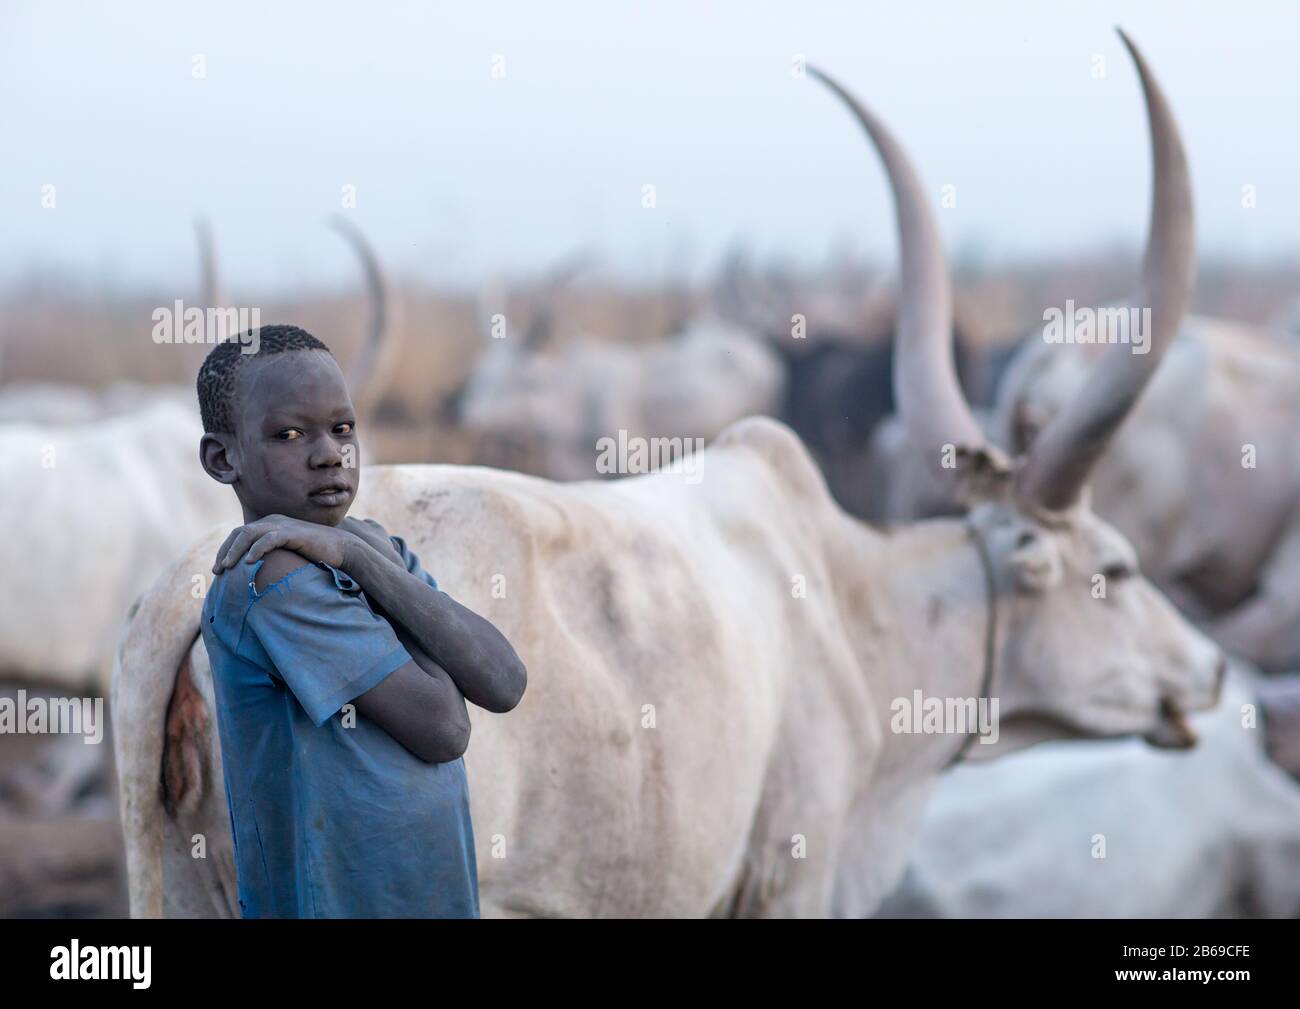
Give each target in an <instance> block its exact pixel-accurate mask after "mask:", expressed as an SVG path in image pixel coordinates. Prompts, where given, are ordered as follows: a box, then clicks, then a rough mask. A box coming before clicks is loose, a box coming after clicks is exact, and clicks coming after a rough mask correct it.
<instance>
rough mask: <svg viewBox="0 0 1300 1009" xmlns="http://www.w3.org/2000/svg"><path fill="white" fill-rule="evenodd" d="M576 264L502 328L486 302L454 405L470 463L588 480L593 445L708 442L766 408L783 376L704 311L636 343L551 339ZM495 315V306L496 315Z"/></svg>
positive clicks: (572, 334) (675, 315) (503, 319)
mask: <svg viewBox="0 0 1300 1009" xmlns="http://www.w3.org/2000/svg"><path fill="white" fill-rule="evenodd" d="M580 265H581V261H573V260H570V261H566V262H565V263H564V264H562V266H561V267H560V268H558V269H557V270H555V271H553V272H552V274H551V276H550V277H549V283H547V284H546V285H545V288H544V294H543V302H542V304H541V305H540V307H538V308H537V309H535V310H534V312H533V313H532V315H531V318H529V319H528V321H527V322H526V323H525V324H523V325H522V326H521V327H518V328H520V329H521V330H522V332H512V331H511V322H512V317H511V315H510V314H509V313H508V312H507V311H504V310H496V311H494V308H496V307H497V306H495V305H485V306H484V308H483V310H482V317H483V321H484V326H483V342H484V345H485V346H486V350H485V351H484V353H483V354H482V356H481V357H480V358H479V361H478V364H477V365H476V366H475V369H474V371H473V373H472V374H471V375H470V377H469V379H468V381H467V383H466V385H465V387H464V390H463V391H462V392H461V393H460V395H459V397H458V402H457V412H458V416H459V419H460V423H461V425H462V426H463V428H464V429H465V430H467V431H468V432H471V433H472V434H473V436H474V437H475V438H476V449H477V451H476V456H475V458H476V461H477V462H480V463H482V464H485V465H494V466H500V467H507V468H512V469H517V470H522V471H525V472H531V473H534V474H537V475H541V476H546V477H548V478H550V479H553V480H586V479H592V478H594V477H596V476H600V475H613V474H602V473H600V472H599V468H598V457H599V455H600V452H599V449H598V442H600V441H601V439H603V438H606V437H609V438H617V437H619V436H620V432H626V436H627V437H628V438H639V439H674V440H675V439H681V440H686V439H696V438H700V439H703V440H704V441H706V442H708V441H712V440H713V438H715V437H716V436H717V435H718V434H719V433H720V432H721V431H722V429H723V428H725V427H726V426H727V425H728V424H730V423H732V422H734V421H736V420H739V419H740V418H742V417H747V416H751V415H754V414H771V413H773V412H774V411H775V409H776V406H777V401H778V396H779V394H780V389H781V382H782V374H781V369H780V365H779V363H778V361H777V358H776V355H775V354H774V353H773V351H772V350H771V349H770V348H769V347H767V346H766V345H764V344H763V343H762V342H761V341H759V340H756V339H755V338H754V336H753V334H751V333H748V332H746V331H745V330H744V329H742V328H741V327H738V326H736V325H733V324H731V323H727V322H725V321H723V320H722V319H720V318H717V317H716V316H714V315H712V314H705V315H701V316H696V317H694V318H691V319H689V320H688V321H685V324H684V325H681V324H679V323H678V319H680V318H681V317H682V316H684V315H685V314H686V313H685V312H683V311H680V310H679V311H677V312H673V311H670V312H668V313H666V318H667V321H668V324H669V326H670V328H671V331H670V332H669V333H668V334H667V335H666V336H664V337H661V338H659V339H657V340H653V341H650V342H645V343H640V344H629V343H626V342H622V341H617V340H612V339H608V338H605V339H601V338H597V337H594V336H591V335H589V334H587V333H584V332H581V331H574V330H570V331H568V332H564V333H561V332H559V327H558V325H557V322H556V312H555V299H557V298H559V297H561V296H562V295H563V293H564V292H565V289H566V288H567V287H568V285H569V284H570V283H571V282H572V281H573V280H574V279H575V276H576V274H577V272H578V269H579V266H580ZM501 309H504V306H501Z"/></svg>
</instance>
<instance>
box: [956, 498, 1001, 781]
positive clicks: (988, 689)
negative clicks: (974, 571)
mask: <svg viewBox="0 0 1300 1009" xmlns="http://www.w3.org/2000/svg"><path fill="white" fill-rule="evenodd" d="M965 526H966V535H967V536H969V537H970V539H971V542H973V543H974V544H975V552H976V553H978V554H979V558H980V567H981V568H982V569H983V571H984V614H985V619H984V673H983V675H982V676H981V678H980V692H979V693H978V694H977V695H976V698H977V703H987V702H988V700H989V698H990V697H992V696H993V673H994V671H995V669H996V668H997V662H998V582H997V573H996V571H995V570H994V568H993V558H992V556H990V554H989V545H988V543H987V542H985V540H984V536H983V535H982V534H981V533H980V531H979V529H978V527H977V526H976V525H975V523H974V522H972V521H970V519H967V520H966V521H965ZM977 735H978V733H977V732H968V733H967V734H966V739H965V740H964V741H963V742H962V744H961V748H960V749H958V751H957V752H956V753H955V754H953V758H952V760H950V761H948V766H949V767H951V766H952V765H953V764H956V763H959V762H961V761H962V760H964V759H965V758H966V754H967V752H968V751H969V750H970V748H971V744H972V743H974V742H975V739H976V736H977Z"/></svg>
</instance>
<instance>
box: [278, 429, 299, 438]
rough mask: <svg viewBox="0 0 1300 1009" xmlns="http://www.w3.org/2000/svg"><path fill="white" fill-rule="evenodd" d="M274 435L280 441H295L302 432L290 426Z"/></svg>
mask: <svg viewBox="0 0 1300 1009" xmlns="http://www.w3.org/2000/svg"><path fill="white" fill-rule="evenodd" d="M276 437H278V438H279V439H280V440H281V441H297V440H298V439H299V438H301V437H302V432H301V431H299V430H298V429H297V428H296V427H291V428H288V429H286V430H284V431H281V432H280V433H279V434H278V435H277V436H276Z"/></svg>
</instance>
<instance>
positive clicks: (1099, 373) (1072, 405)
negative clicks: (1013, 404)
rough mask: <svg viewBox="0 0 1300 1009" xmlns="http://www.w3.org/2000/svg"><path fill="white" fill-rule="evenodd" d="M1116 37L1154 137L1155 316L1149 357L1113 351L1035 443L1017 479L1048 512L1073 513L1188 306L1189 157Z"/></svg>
mask: <svg viewBox="0 0 1300 1009" xmlns="http://www.w3.org/2000/svg"><path fill="white" fill-rule="evenodd" d="M1117 30H1118V29H1117ZM1119 37H1120V38H1121V39H1122V40H1123V41H1124V45H1125V47H1127V49H1128V51H1129V55H1130V56H1132V57H1133V62H1134V64H1136V66H1137V72H1138V75H1139V76H1140V77H1141V79H1142V91H1143V93H1144V95H1145V96H1146V106H1147V118H1148V121H1149V123H1150V129H1151V154H1152V160H1153V182H1152V198H1151V224H1150V227H1149V231H1148V238H1147V251H1146V260H1145V262H1144V264H1143V270H1142V291H1141V294H1140V296H1139V298H1138V300H1137V302H1136V307H1138V308H1149V309H1150V312H1151V315H1150V320H1151V327H1150V329H1151V331H1150V334H1149V339H1150V343H1149V344H1148V349H1147V352H1146V353H1144V354H1135V353H1133V348H1132V346H1130V345H1126V344H1123V343H1115V344H1114V345H1112V346H1111V347H1110V348H1109V349H1108V350H1107V353H1106V355H1105V356H1104V358H1103V359H1102V360H1101V361H1100V362H1099V363H1098V364H1097V366H1096V368H1094V369H1093V373H1092V375H1091V376H1090V377H1089V379H1088V381H1087V383H1086V384H1085V385H1084V387H1083V388H1082V389H1081V390H1080V391H1079V393H1078V395H1077V396H1075V398H1074V399H1073V400H1071V401H1070V402H1069V403H1068V404H1067V405H1066V407H1065V409H1064V410H1062V411H1061V413H1059V414H1057V415H1056V417H1055V418H1054V419H1053V420H1052V421H1051V422H1050V423H1049V424H1048V425H1047V427H1046V428H1044V430H1043V432H1042V433H1041V434H1040V435H1039V436H1038V438H1037V439H1036V440H1035V442H1034V446H1033V449H1032V450H1031V452H1030V455H1029V458H1028V459H1027V460H1026V462H1025V466H1024V468H1023V469H1022V470H1021V471H1020V474H1019V480H1018V483H1019V490H1020V493H1021V494H1022V495H1023V496H1024V497H1025V498H1027V499H1028V500H1030V501H1034V502H1037V503H1038V504H1040V505H1041V506H1043V507H1045V508H1048V509H1063V508H1068V507H1069V506H1070V505H1071V504H1072V503H1073V502H1074V501H1076V500H1077V499H1078V496H1079V493H1080V491H1081V490H1082V489H1083V484H1084V482H1085V481H1086V480H1087V478H1088V473H1089V471H1090V470H1091V468H1092V465H1093V463H1095V462H1096V460H1097V457H1098V456H1099V455H1100V454H1101V452H1102V450H1103V449H1104V448H1105V447H1106V444H1107V442H1108V441H1109V440H1110V437H1111V435H1113V434H1114V433H1115V430H1116V429H1117V428H1118V427H1119V425H1120V424H1121V423H1122V422H1123V420H1124V418H1125V417H1126V416H1128V413H1129V411H1130V410H1131V409H1132V408H1133V404H1134V403H1135V402H1136V401H1137V399H1138V396H1140V395H1141V393H1142V390H1143V389H1144V388H1145V387H1146V384H1147V382H1148V381H1149V380H1150V379H1151V376H1152V374H1153V373H1154V372H1155V370H1156V368H1157V366H1159V364H1160V360H1161V358H1163V357H1164V354H1165V351H1166V350H1167V349H1168V348H1169V344H1170V342H1171V341H1172V340H1173V338H1174V335H1175V334H1176V333H1177V332H1178V327H1179V325H1180V324H1181V323H1182V320H1183V314H1184V313H1185V312H1186V311H1187V303H1188V301H1189V300H1190V298H1191V289H1192V277H1193V273H1194V268H1195V262H1194V258H1195V252H1194V231H1195V229H1194V226H1193V213H1192V182H1191V177H1190V174H1189V173H1188V169H1187V155H1186V153H1185V152H1184V150H1183V142H1182V139H1181V138H1180V137H1179V135H1178V124H1177V123H1176V122H1175V121H1174V115H1173V112H1172V111H1170V108H1169V103H1168V102H1167V101H1166V100H1165V96H1164V93H1163V92H1162V91H1161V90H1160V85H1158V84H1157V83H1156V80H1155V78H1154V77H1153V76H1152V74H1151V71H1150V69H1149V68H1148V67H1147V64H1146V60H1144V59H1143V58H1142V54H1141V53H1140V52H1138V49H1137V46H1135V45H1134V44H1133V42H1132V40H1130V39H1129V37H1128V36H1127V35H1125V34H1124V32H1123V31H1120V32H1119Z"/></svg>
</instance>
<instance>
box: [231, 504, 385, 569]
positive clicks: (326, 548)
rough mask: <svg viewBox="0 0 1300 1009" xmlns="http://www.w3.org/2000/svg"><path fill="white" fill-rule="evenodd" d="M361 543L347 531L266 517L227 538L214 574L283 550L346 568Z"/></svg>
mask: <svg viewBox="0 0 1300 1009" xmlns="http://www.w3.org/2000/svg"><path fill="white" fill-rule="evenodd" d="M358 543H359V540H358V537H357V536H356V535H355V534H354V533H352V532H349V531H348V530H346V529H341V528H336V527H334V526H323V525H318V524H317V523H315V522H304V521H302V520H301V519H292V518H289V517H288V516H286V515H268V516H266V518H263V519H258V520H257V521H256V522H250V523H249V524H248V525H245V526H240V527H239V528H238V529H235V530H234V531H233V532H232V533H231V534H230V535H229V536H227V537H226V542H224V543H222V544H221V548H220V549H219V550H218V551H217V560H216V563H215V564H213V566H212V573H213V574H220V573H221V572H222V571H225V570H227V569H228V568H231V567H234V565H235V564H237V563H238V562H239V559H240V558H241V557H243V556H244V554H245V553H247V554H248V563H249V564H252V563H254V562H255V561H258V560H260V559H261V558H262V557H264V556H266V555H267V554H269V553H270V552H271V551H272V550H276V549H280V548H284V549H286V550H292V551H294V552H295V553H299V554H302V556H304V557H306V558H307V559H308V560H309V561H324V562H325V563H326V564H328V565H330V566H331V567H336V568H344V569H346V568H347V566H348V565H347V558H348V557H349V556H351V554H352V550H353V548H354V547H355V546H356V545H357V544H358Z"/></svg>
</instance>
